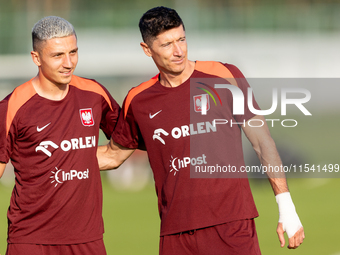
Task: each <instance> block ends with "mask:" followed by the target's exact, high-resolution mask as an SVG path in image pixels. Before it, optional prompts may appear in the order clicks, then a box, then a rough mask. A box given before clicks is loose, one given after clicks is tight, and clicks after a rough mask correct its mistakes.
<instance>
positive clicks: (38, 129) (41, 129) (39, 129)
mask: <svg viewBox="0 0 340 255" xmlns="http://www.w3.org/2000/svg"><path fill="white" fill-rule="evenodd" d="M50 124H51V122H50V123H48V124H47V125H45V126H43V127H42V128H39V127H37V131H38V132H41V131H43V130H44V129H45V128H47V127H48V126H49V125H50Z"/></svg>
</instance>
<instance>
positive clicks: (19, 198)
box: [0, 75, 120, 244]
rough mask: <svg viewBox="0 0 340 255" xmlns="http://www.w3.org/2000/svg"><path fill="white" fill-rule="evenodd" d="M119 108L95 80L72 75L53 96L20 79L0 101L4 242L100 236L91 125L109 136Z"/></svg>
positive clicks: (98, 184) (74, 240)
mask: <svg viewBox="0 0 340 255" xmlns="http://www.w3.org/2000/svg"><path fill="white" fill-rule="evenodd" d="M119 112H120V107H119V105H118V104H117V103H116V102H115V100H114V99H113V98H112V97H111V95H110V94H109V93H108V91H107V90H106V89H105V88H104V87H103V86H102V85H101V84H99V83H97V82H96V81H94V80H89V79H85V78H80V77H77V76H75V75H73V77H72V80H71V82H70V84H69V91H68V94H67V95H66V97H65V98H64V99H62V100H60V101H52V100H48V99H46V98H43V97H41V96H39V95H38V94H37V93H36V92H35V90H34V87H33V85H32V82H31V81H28V82H26V83H24V84H22V85H21V86H19V87H17V88H16V89H15V90H14V91H13V92H12V93H11V94H10V95H8V96H7V97H6V98H5V99H4V100H3V101H1V102H0V116H1V118H2V120H1V124H0V161H1V162H5V163H7V162H8V161H9V160H11V162H12V164H13V166H14V170H15V186H14V189H13V193H12V197H11V201H10V207H9V209H8V223H9V229H8V242H9V243H32V244H77V243H85V242H89V241H94V240H98V239H100V238H102V236H103V232H104V227H103V219H102V187H101V178H100V171H99V166H98V161H97V157H96V152H97V143H98V136H99V129H102V130H103V132H104V133H105V135H106V136H107V137H110V135H111V133H112V131H113V129H114V127H115V125H116V122H117V118H118V115H119Z"/></svg>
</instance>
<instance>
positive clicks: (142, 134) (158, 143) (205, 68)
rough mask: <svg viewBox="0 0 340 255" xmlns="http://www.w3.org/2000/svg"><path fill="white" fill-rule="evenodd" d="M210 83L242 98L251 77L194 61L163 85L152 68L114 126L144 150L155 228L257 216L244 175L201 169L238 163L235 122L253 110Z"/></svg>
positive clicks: (119, 137)
mask: <svg viewBox="0 0 340 255" xmlns="http://www.w3.org/2000/svg"><path fill="white" fill-rule="evenodd" d="M221 78H226V79H221ZM238 78H239V79H238ZM214 84H222V85H223V84H224V85H226V84H228V85H229V86H233V87H232V88H235V89H236V90H237V88H239V89H240V90H241V91H242V93H243V95H244V97H245V100H244V101H245V102H247V88H248V87H249V85H248V83H247V82H246V80H245V79H244V76H243V75H242V73H241V72H240V71H239V70H238V69H237V68H236V67H235V66H233V65H229V64H222V63H219V62H201V61H197V62H196V64H195V70H194V72H193V74H192V75H191V77H190V78H189V79H188V80H187V81H186V82H184V83H183V84H181V85H180V86H178V87H174V88H168V87H164V86H162V85H161V84H160V82H159V80H158V75H157V76H155V77H154V78H152V79H151V80H149V81H147V82H144V83H142V84H141V85H139V86H138V87H135V88H133V89H131V90H130V92H129V93H128V95H127V97H126V98H125V101H124V104H123V107H122V111H121V114H120V117H119V121H118V123H117V126H116V129H115V130H114V132H113V134H112V138H113V140H114V141H115V142H117V143H119V144H121V145H122V146H125V147H128V148H143V147H145V148H146V150H147V152H148V157H149V161H150V165H151V168H152V170H153V174H154V179H155V186H156V193H157V196H158V209H159V213H160V218H161V235H169V234H174V233H179V232H183V231H187V230H192V229H199V228H204V227H208V226H213V225H217V224H221V223H225V222H230V221H234V220H240V219H250V218H254V217H257V216H258V213H257V210H256V207H255V204H254V201H253V197H252V194H251V190H250V187H249V182H248V179H247V178H246V175H245V176H244V175H243V174H241V175H236V176H231V175H226V176H225V175H224V173H222V174H221V175H212V174H210V173H208V172H207V171H206V169H209V167H210V169H211V167H212V166H214V167H215V169H216V168H218V166H220V167H223V166H225V167H227V166H228V165H229V166H232V167H235V168H237V169H240V167H241V166H244V159H243V152H242V143H241V128H240V125H242V123H245V122H246V121H247V120H249V119H250V118H252V117H253V116H254V114H253V113H251V112H250V111H249V109H248V107H244V113H243V114H241V115H234V114H233V98H232V94H231V91H230V89H226V88H224V87H223V86H220V87H221V88H220V87H218V86H217V87H214ZM253 102H254V107H255V108H258V105H257V104H256V102H255V101H254V99H253ZM245 105H246V104H244V106H245ZM203 112H204V113H205V114H204V113H203ZM216 119H218V120H219V121H220V122H219V123H218V124H216V123H215V124H216V125H214V120H216ZM221 123H224V124H225V125H222V124H221ZM226 123H227V124H226ZM230 123H232V124H233V125H231V124H230ZM197 167H198V168H197ZM197 171H198V172H197ZM225 177H227V178H225ZM229 177H230V178H229Z"/></svg>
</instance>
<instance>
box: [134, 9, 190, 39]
mask: <svg viewBox="0 0 340 255" xmlns="http://www.w3.org/2000/svg"><path fill="white" fill-rule="evenodd" d="M181 25H182V26H183V29H185V28H184V24H183V21H182V19H181V17H180V16H179V15H178V13H177V12H176V11H175V10H174V9H171V8H168V7H164V6H159V7H155V8H152V9H150V10H148V11H147V12H146V13H144V14H143V16H142V17H141V19H140V20H139V30H140V32H141V34H142V38H143V41H144V42H145V43H146V44H150V43H151V42H152V40H153V39H155V37H156V36H157V35H159V34H160V33H162V32H164V31H167V30H170V29H172V28H176V27H179V26H181Z"/></svg>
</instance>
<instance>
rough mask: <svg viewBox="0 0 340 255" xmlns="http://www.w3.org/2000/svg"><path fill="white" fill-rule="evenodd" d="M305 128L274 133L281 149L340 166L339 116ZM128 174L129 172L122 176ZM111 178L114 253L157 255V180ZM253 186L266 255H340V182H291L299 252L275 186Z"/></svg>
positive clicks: (6, 189)
mask: <svg viewBox="0 0 340 255" xmlns="http://www.w3.org/2000/svg"><path fill="white" fill-rule="evenodd" d="M324 123H328V125H325V124H324ZM299 125H301V128H295V129H294V132H293V130H292V129H284V128H277V129H272V130H271V132H272V135H273V137H274V139H275V140H276V141H277V144H278V143H280V144H281V143H282V139H284V140H285V141H286V144H287V143H290V145H291V148H290V149H291V150H292V151H293V153H294V154H298V153H300V155H307V157H303V160H304V161H303V163H311V164H313V163H314V164H316V163H332V164H336V163H337V164H339V160H338V152H339V144H340V142H339V136H338V135H336V134H337V132H338V126H339V125H340V119H339V118H337V115H336V114H335V115H329V116H327V115H323V117H319V118H315V119H314V118H310V119H306V120H305V121H300V122H299ZM307 127H308V128H307ZM331 134H335V136H334V135H331ZM280 138H281V139H280ZM278 141H281V142H278ZM293 141H294V143H293ZM245 146H247V145H245ZM297 152H298V153H297ZM302 152H304V154H302ZM129 160H130V159H129ZM127 163H128V162H126V163H124V164H127ZM122 170H124V169H120V170H117V171H122ZM106 174H107V173H105V172H103V173H102V180H103V194H104V208H103V217H104V224H105V234H104V240H105V245H106V248H107V252H108V254H109V255H110V254H119V255H121V254H122V255H124V254H128V255H131V254H136V255H143V254H145V255H151V254H157V252H158V240H159V236H158V235H159V216H158V211H157V199H156V194H155V191H154V186H153V183H152V181H151V183H149V184H148V185H147V186H146V187H145V188H144V189H142V190H141V191H138V192H137V191H135V192H132V191H117V190H116V189H114V188H113V187H112V185H110V183H109V181H108V178H106V176H105V175H106ZM339 176H340V173H339ZM250 184H251V187H252V191H253V195H254V199H255V203H256V205H257V208H258V211H259V214H260V217H259V218H257V219H256V224H257V231H258V236H259V242H260V246H261V250H262V254H263V255H272V254H275V255H280V254H294V255H297V254H299V255H300V254H301V255H302V254H303V255H340V244H339V243H340V239H339V234H338V233H339V229H340V222H339V219H338V218H339V213H340V203H339V202H338V199H339V198H338V192H339V185H340V178H333V179H326V178H294V179H293V178H291V179H289V178H288V184H289V188H290V191H291V194H292V198H293V201H294V203H295V206H296V209H297V212H298V214H299V216H300V219H301V221H302V224H303V225H304V228H305V233H306V239H305V241H304V243H303V244H302V246H301V247H299V248H298V249H297V250H294V251H289V250H288V249H287V248H280V244H279V241H278V238H277V235H276V232H275V231H276V225H277V220H278V209H277V204H276V201H275V197H274V195H273V192H272V191H271V187H270V185H269V182H268V181H267V180H265V179H250ZM11 191H12V186H11V185H10V186H5V185H3V184H1V183H0V254H2V255H4V254H5V250H6V236H7V218H6V212H7V208H8V205H9V199H10V195H11ZM65 234H67V233H65Z"/></svg>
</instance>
